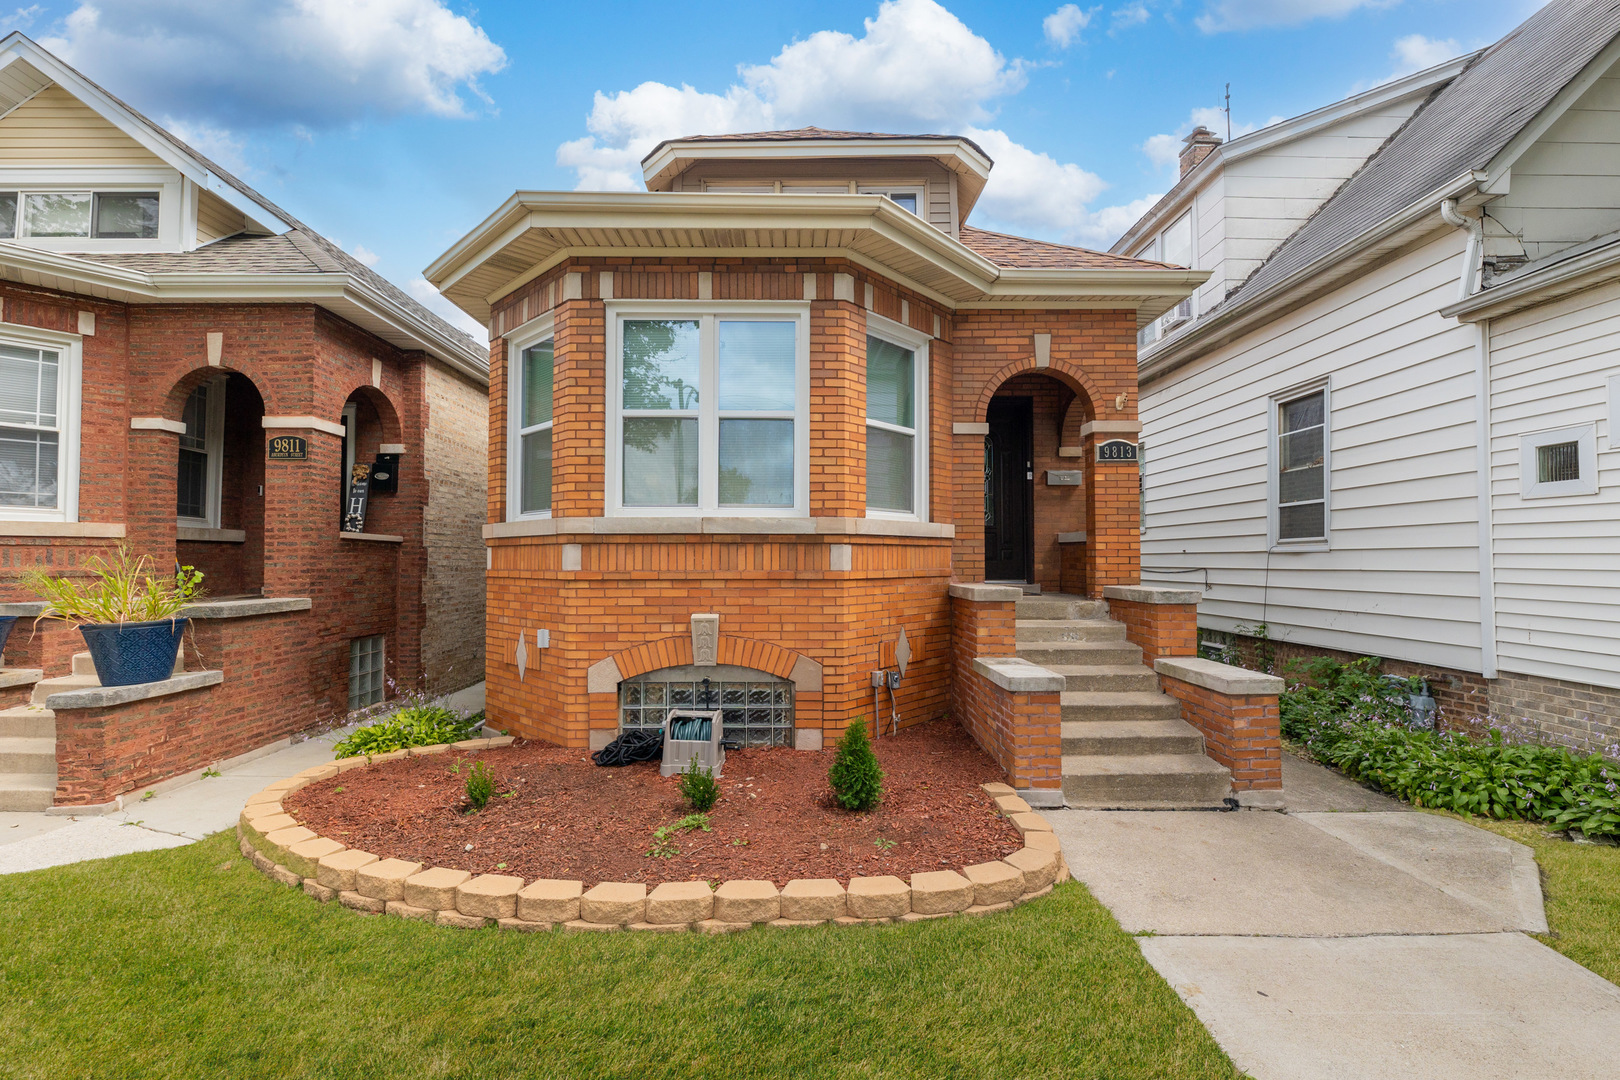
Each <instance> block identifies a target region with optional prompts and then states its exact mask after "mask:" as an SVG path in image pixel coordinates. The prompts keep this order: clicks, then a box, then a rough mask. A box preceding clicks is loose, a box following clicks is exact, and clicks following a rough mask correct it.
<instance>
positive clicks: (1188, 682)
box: [1153, 657, 1283, 799]
mask: <svg viewBox="0 0 1620 1080" xmlns="http://www.w3.org/2000/svg"><path fill="white" fill-rule="evenodd" d="M1153 667H1154V670H1155V671H1157V672H1158V673H1159V685H1160V688H1161V689H1163V690H1164V692H1165V693H1166V694H1169V695H1170V696H1171V697H1173V698H1175V699H1176V700H1177V701H1179V702H1181V715H1182V719H1184V720H1186V721H1187V722H1188V723H1189V724H1191V725H1193V727H1195V728H1197V729H1198V730H1199V731H1200V732H1202V733H1203V736H1204V750H1205V752H1206V753H1207V754H1209V756H1210V757H1211V758H1213V759H1214V760H1216V761H1218V762H1220V763H1221V764H1222V765H1225V766H1226V767H1227V768H1228V769H1230V770H1232V788H1233V790H1234V791H1237V792H1238V793H1239V796H1240V799H1241V796H1242V793H1243V792H1246V791H1279V792H1280V791H1281V790H1282V734H1281V731H1280V730H1279V725H1280V722H1281V714H1280V713H1279V711H1278V707H1277V695H1278V694H1279V693H1281V692H1282V689H1283V681H1282V680H1281V679H1279V678H1277V677H1275V676H1273V675H1262V674H1260V673H1258V672H1253V671H1248V670H1246V669H1244V668H1235V667H1230V666H1228V665H1226V664H1218V663H1216V662H1215V661H1213V660H1200V659H1198V658H1196V657H1187V658H1182V657H1166V658H1161V659H1159V660H1157V661H1155V662H1154V665H1153Z"/></svg>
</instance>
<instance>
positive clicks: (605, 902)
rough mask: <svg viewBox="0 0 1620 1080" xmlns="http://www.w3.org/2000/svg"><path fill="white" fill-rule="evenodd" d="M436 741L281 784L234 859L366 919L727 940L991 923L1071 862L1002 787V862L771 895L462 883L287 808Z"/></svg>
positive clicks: (795, 887) (245, 817)
mask: <svg viewBox="0 0 1620 1080" xmlns="http://www.w3.org/2000/svg"><path fill="white" fill-rule="evenodd" d="M511 743H512V739H511V737H510V736H505V737H502V738H497V739H472V740H469V741H468V742H466V743H456V744H455V749H457V750H483V749H492V748H496V747H501V746H509V745H511ZM446 749H447V748H446V747H443V746H424V747H418V748H416V749H412V750H408V751H407V750H396V751H394V752H393V753H390V754H379V755H377V756H375V757H352V758H342V759H340V760H338V761H335V762H333V763H331V764H330V765H317V766H315V767H314V768H310V769H305V770H304V771H303V772H301V773H298V774H296V775H294V776H290V777H288V778H287V779H285V780H278V781H276V782H275V783H274V784H271V785H270V786H269V787H267V788H265V789H264V790H263V791H261V792H259V793H258V794H257V795H254V796H252V797H250V798H249V799H248V800H247V804H246V805H245V806H244V807H243V808H242V813H241V816H240V817H239V818H238V819H237V824H236V833H237V838H238V841H239V846H240V848H241V851H242V857H243V858H245V859H247V860H248V861H249V862H251V863H252V864H253V865H254V867H255V868H257V869H258V870H259V872H260V873H262V874H264V875H265V876H266V877H268V878H270V879H271V880H272V881H277V882H280V883H281V884H283V885H286V886H287V887H289V888H294V889H302V890H303V891H304V892H305V893H306V894H307V895H309V896H312V897H314V898H315V899H316V900H318V901H320V902H321V903H323V904H324V903H330V902H331V901H333V900H336V901H337V902H338V903H339V904H341V905H342V906H343V907H346V908H348V909H349V910H350V911H357V912H360V913H361V914H363V915H382V914H388V915H396V916H398V917H400V918H403V919H417V920H420V921H422V922H431V923H435V924H437V925H439V926H457V927H462V928H466V929H477V928H481V927H486V926H497V927H500V928H501V929H503V930H524V931H533V930H552V929H555V928H557V927H559V926H560V927H562V929H564V930H581V931H597V930H601V931H607V930H645V931H656V932H663V933H684V932H688V931H695V932H697V933H701V934H725V933H731V932H733V931H737V930H748V929H751V928H752V927H755V926H779V927H790V926H820V925H821V924H823V923H834V924H837V925H839V926H856V925H864V924H876V923H891V922H921V921H923V920H925V919H942V918H947V917H949V916H951V915H986V914H989V913H991V912H995V911H1006V910H1008V909H1010V908H1011V907H1013V905H1015V904H1022V903H1026V902H1028V901H1030V900H1036V899H1039V898H1040V897H1042V896H1045V895H1046V894H1048V893H1050V892H1051V891H1052V887H1053V886H1054V885H1057V884H1059V883H1061V882H1064V881H1067V880H1068V878H1069V868H1068V865H1067V864H1066V863H1065V862H1064V861H1063V852H1062V851H1061V850H1060V849H1059V847H1058V842H1057V837H1056V836H1055V835H1054V834H1053V833H1052V827H1051V826H1050V825H1049V824H1047V822H1046V819H1045V818H1043V817H1041V816H1040V815H1039V814H1036V813H1033V812H1032V811H1031V810H1030V807H1029V804H1028V803H1026V802H1025V801H1024V800H1023V799H1020V798H1019V797H1018V796H1017V795H1016V794H1015V793H1014V791H1013V789H1012V788H1010V787H1008V786H1007V785H1006V784H985V785H984V790H985V793H986V794H988V795H989V796H990V797H991V798H992V799H993V800H994V801H995V804H996V809H997V810H998V811H1000V812H1001V813H1002V814H1003V815H1005V816H1006V818H1007V820H1008V821H1010V822H1011V823H1012V824H1013V826H1014V827H1015V828H1017V829H1018V831H1019V832H1020V833H1022V834H1023V837H1024V847H1022V848H1020V849H1019V850H1017V851H1015V852H1013V853H1012V854H1011V855H1008V856H1007V857H1006V858H1005V859H998V860H995V861H993V862H987V863H980V864H978V865H977V866H968V867H963V868H962V870H961V871H960V872H958V871H955V870H930V871H920V872H918V873H915V874H912V875H911V880H910V881H904V880H902V879H900V878H898V877H893V876H889V875H884V876H880V877H857V878H852V879H850V883H849V887H848V888H847V889H846V888H845V887H844V886H842V885H840V884H839V883H838V882H837V881H836V880H835V879H833V878H818V879H812V880H807V879H794V880H793V881H790V882H788V883H787V885H786V886H785V887H784V888H782V889H778V888H777V887H776V885H775V884H774V883H772V882H769V881H741V880H739V881H726V882H722V883H720V885H719V886H718V887H716V888H713V889H711V888H710V887H709V884H708V883H707V882H704V881H666V882H663V883H661V884H659V885H655V886H653V887H652V888H651V889H650V890H649V889H648V887H647V886H646V885H643V884H641V883H639V882H634V883H632V882H622V881H604V882H602V883H600V884H598V885H596V886H594V887H592V888H590V889H586V888H585V887H584V882H580V881H559V880H552V879H546V878H542V879H540V880H537V881H530V882H525V880H524V879H523V878H520V877H514V876H511V875H507V874H477V875H474V874H470V873H468V872H467V871H465V870H451V869H448V868H445V867H438V866H423V865H422V864H421V863H418V862H411V861H408V860H405V859H379V858H378V857H377V856H376V855H373V854H371V853H370V852H368V851H360V850H357V849H354V848H349V847H345V846H344V845H343V844H341V843H339V842H338V841H336V840H332V839H330V838H328V837H324V836H319V835H317V834H316V833H314V832H312V831H311V830H309V829H306V828H304V827H303V826H302V825H299V824H298V822H297V821H296V820H294V819H293V817H292V816H291V815H289V814H287V813H286V812H285V810H284V809H283V807H282V803H281V800H282V799H283V798H284V797H285V796H287V795H289V794H291V793H292V792H294V791H297V790H299V789H300V788H302V787H305V786H306V785H309V784H313V783H314V782H315V781H317V780H324V779H326V778H327V777H329V776H336V775H337V774H338V773H341V772H347V771H348V770H349V769H354V768H359V767H361V766H365V765H370V764H373V763H375V762H381V761H391V760H393V759H395V758H399V757H404V756H406V755H407V754H413V755H424V754H432V753H443V752H444V751H445V750H446Z"/></svg>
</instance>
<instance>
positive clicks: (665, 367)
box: [623, 319, 698, 449]
mask: <svg viewBox="0 0 1620 1080" xmlns="http://www.w3.org/2000/svg"><path fill="white" fill-rule="evenodd" d="M623 325H624V407H625V408H626V409H676V410H682V411H684V410H687V409H695V408H697V406H698V324H697V320H696V319H626V320H625V322H624V324H623ZM694 449H695V448H694Z"/></svg>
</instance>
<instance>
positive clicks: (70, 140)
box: [0, 86, 167, 169]
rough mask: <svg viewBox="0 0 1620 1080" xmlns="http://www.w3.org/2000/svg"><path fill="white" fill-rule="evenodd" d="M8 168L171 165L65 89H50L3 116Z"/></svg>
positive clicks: (1, 146)
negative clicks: (166, 163) (165, 163)
mask: <svg viewBox="0 0 1620 1080" xmlns="http://www.w3.org/2000/svg"><path fill="white" fill-rule="evenodd" d="M0 161H4V162H5V164H6V168H8V169H15V168H18V167H21V166H33V167H44V168H62V167H65V166H85V165H120V166H125V165H139V166H151V167H154V168H158V167H167V166H165V165H164V163H163V161H162V159H161V158H159V157H158V156H157V155H156V154H154V153H152V151H150V150H148V149H147V148H146V147H144V146H142V145H141V144H140V143H138V142H136V141H135V140H134V139H132V138H130V137H129V136H128V135H125V134H124V133H123V132H122V131H120V130H119V129H118V128H117V127H115V126H114V125H113V124H112V123H110V122H109V121H108V120H106V119H105V118H104V117H103V116H102V115H101V114H100V113H98V112H96V111H95V110H94V109H92V108H90V107H89V106H88V105H86V104H84V103H83V102H82V101H80V100H79V99H78V98H76V97H74V96H73V95H72V94H69V93H68V92H67V91H66V90H63V89H62V88H61V87H60V86H48V87H46V88H45V89H43V90H41V91H40V92H39V93H38V94H36V95H34V96H33V97H32V98H30V99H28V100H27V101H25V102H23V103H22V104H21V105H18V106H17V107H16V108H15V109H13V110H12V111H11V112H10V113H7V114H6V116H5V117H4V118H0Z"/></svg>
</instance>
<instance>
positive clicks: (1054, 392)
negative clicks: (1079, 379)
mask: <svg viewBox="0 0 1620 1080" xmlns="http://www.w3.org/2000/svg"><path fill="white" fill-rule="evenodd" d="M1090 416H1091V402H1090V398H1089V397H1088V396H1087V395H1086V393H1085V390H1084V388H1083V387H1081V386H1077V385H1074V384H1073V383H1072V382H1071V381H1070V380H1068V379H1066V378H1064V377H1062V375H1061V374H1059V373H1056V372H1052V371H1050V370H1045V369H1043V370H1035V371H1023V372H1019V373H1016V374H1013V375H1010V376H1009V377H1008V378H1006V379H1004V380H1003V381H1002V382H1001V383H1000V385H998V386H996V387H994V389H993V391H992V392H991V394H990V396H989V397H988V399H987V401H986V402H985V412H984V420H983V422H984V424H985V426H986V432H985V436H984V456H983V466H984V579H985V580H986V581H994V582H1006V583H1009V584H1017V585H1029V586H1039V587H1040V589H1042V590H1043V591H1048V592H1076V593H1084V592H1085V591H1086V590H1085V584H1086V583H1085V580H1084V567H1085V557H1084V545H1085V538H1086V524H1087V522H1086V518H1087V511H1086V504H1087V491H1086V484H1087V482H1088V481H1089V479H1090V470H1089V469H1087V468H1086V463H1085V462H1084V460H1083V459H1082V457H1081V449H1080V447H1081V442H1082V438H1081V428H1082V426H1083V425H1084V424H1085V423H1086V421H1087V420H1088V419H1089V418H1090Z"/></svg>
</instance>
